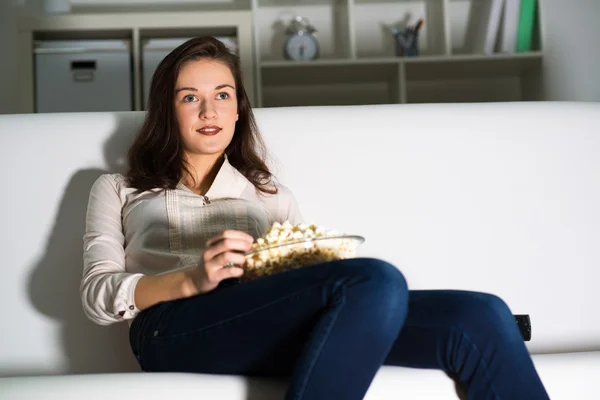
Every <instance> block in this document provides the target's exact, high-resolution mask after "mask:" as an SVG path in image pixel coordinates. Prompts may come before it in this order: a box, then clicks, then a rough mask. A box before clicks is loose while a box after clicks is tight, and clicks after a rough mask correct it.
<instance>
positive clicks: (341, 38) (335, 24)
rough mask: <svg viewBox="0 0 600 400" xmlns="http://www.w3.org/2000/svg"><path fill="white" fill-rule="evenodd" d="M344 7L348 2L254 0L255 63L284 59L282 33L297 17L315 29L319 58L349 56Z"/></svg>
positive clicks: (346, 8)
mask: <svg viewBox="0 0 600 400" xmlns="http://www.w3.org/2000/svg"><path fill="white" fill-rule="evenodd" d="M348 4H349V3H348V0H309V1H303V2H301V3H299V2H292V1H282V0H257V9H256V10H255V15H254V20H255V34H256V35H257V42H258V43H260V45H259V49H258V54H259V60H269V61H284V60H285V55H284V50H283V48H284V44H285V41H286V39H287V37H288V36H287V35H286V33H285V30H286V29H287V27H288V26H289V23H290V21H291V20H292V19H293V18H294V17H295V16H297V15H299V16H302V17H305V18H307V19H308V21H309V22H310V24H311V25H312V26H314V27H315V29H316V30H317V32H316V37H317V40H318V43H319V54H320V56H319V58H321V59H336V58H342V57H348V56H350V47H351V46H350V42H349V35H350V33H349V26H348V21H349V14H348V13H349V6H348Z"/></svg>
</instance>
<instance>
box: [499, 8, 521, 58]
mask: <svg viewBox="0 0 600 400" xmlns="http://www.w3.org/2000/svg"><path fill="white" fill-rule="evenodd" d="M520 11H521V0H504V14H503V15H502V34H501V39H500V51H501V52H503V53H514V52H515V51H517V32H518V29H519V13H520Z"/></svg>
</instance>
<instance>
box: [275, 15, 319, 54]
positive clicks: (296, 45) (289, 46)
mask: <svg viewBox="0 0 600 400" xmlns="http://www.w3.org/2000/svg"><path fill="white" fill-rule="evenodd" d="M315 32H317V30H316V29H315V28H314V27H313V26H312V25H310V23H309V22H308V19H306V18H304V17H300V16H298V17H296V18H294V19H293V20H292V22H291V24H290V26H289V27H288V28H287V29H286V33H287V34H288V35H290V36H289V37H288V38H287V39H286V41H285V43H284V45H283V52H284V55H285V58H286V59H288V60H293V61H310V60H314V59H316V58H317V57H318V56H319V42H318V41H317V38H316V36H315Z"/></svg>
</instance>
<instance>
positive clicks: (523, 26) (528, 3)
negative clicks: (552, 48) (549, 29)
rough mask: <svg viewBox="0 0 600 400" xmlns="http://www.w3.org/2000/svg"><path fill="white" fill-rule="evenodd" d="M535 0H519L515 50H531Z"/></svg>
mask: <svg viewBox="0 0 600 400" xmlns="http://www.w3.org/2000/svg"><path fill="white" fill-rule="evenodd" d="M536 8H537V0H521V10H520V12H519V30H518V35H517V52H525V51H531V48H532V41H533V28H534V25H535V17H536V11H537V10H536Z"/></svg>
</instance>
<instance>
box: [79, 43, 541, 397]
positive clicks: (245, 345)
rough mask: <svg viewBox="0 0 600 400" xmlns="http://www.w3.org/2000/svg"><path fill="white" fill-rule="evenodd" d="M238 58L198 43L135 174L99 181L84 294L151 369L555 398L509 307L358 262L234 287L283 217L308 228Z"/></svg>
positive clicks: (314, 391)
mask: <svg viewBox="0 0 600 400" xmlns="http://www.w3.org/2000/svg"><path fill="white" fill-rule="evenodd" d="M264 155H265V152H264V146H263V143H262V140H261V137H260V135H259V132H258V130H257V127H256V124H255V121H254V117H253V114H252V110H251V108H250V102H249V100H248V97H247V95H246V92H245V91H244V86H243V82H242V74H241V70H240V64H239V60H238V58H237V57H236V56H235V55H233V54H231V53H230V52H229V51H228V50H227V48H226V47H225V46H224V45H223V44H222V43H220V42H219V41H217V40H216V39H214V38H211V37H201V38H195V39H192V40H190V41H188V42H186V43H184V44H183V45H181V46H180V47H178V48H177V49H175V50H174V51H173V52H172V53H171V54H169V55H168V56H167V57H166V58H165V59H164V60H163V61H162V63H161V64H160V65H159V67H158V69H157V70H156V72H155V74H154V76H153V79H152V84H151V88H150V96H149V102H148V113H147V117H146V121H145V123H144V125H143V126H142V128H141V130H140V132H139V134H138V136H137V138H136V139H135V141H134V143H133V145H132V147H131V149H130V151H129V171H128V172H127V174H125V175H124V176H122V175H120V174H107V175H103V176H101V177H100V178H99V179H98V180H97V181H96V183H95V184H94V186H93V188H92V190H91V193H90V199H89V204H88V213H87V218H86V233H85V236H84V245H85V247H84V249H85V252H84V274H83V278H82V282H81V298H82V301H83V305H84V309H85V312H86V314H87V315H88V317H89V318H91V319H92V320H93V321H95V322H96V323H99V324H103V325H107V324H111V323H115V322H119V321H128V322H129V323H130V325H131V326H130V341H131V347H132V349H133V352H134V354H135V355H136V357H137V359H138V360H139V363H140V365H141V367H142V369H143V370H145V371H170V372H175V371H182V372H198V373H212V374H239V375H249V376H251V375H254V376H287V377H290V381H289V382H290V384H289V388H288V391H287V395H286V398H287V399H307V400H320V399H344V400H353V399H362V398H363V396H364V395H365V393H366V391H367V389H368V387H369V385H370V383H371V381H372V379H373V377H374V375H375V374H376V372H377V370H378V369H379V368H380V366H381V365H383V364H389V365H398V366H407V367H415V368H433V369H440V370H444V371H446V372H448V373H449V374H452V375H455V376H457V377H458V379H460V381H461V382H463V383H464V385H465V386H466V387H467V388H468V395H469V398H471V399H502V400H519V399H527V400H534V399H548V395H547V394H546V391H545V390H544V387H543V385H542V382H541V381H540V378H539V377H538V375H537V373H536V370H535V368H534V365H533V363H532V360H531V358H530V355H529V353H528V351H527V348H526V347H525V344H524V342H523V339H522V337H521V335H520V333H519V330H518V328H517V326H516V324H515V321H514V318H513V315H512V313H511V311H510V310H509V309H508V307H507V306H506V304H505V303H504V302H503V301H502V300H501V299H499V298H498V297H496V296H493V295H489V294H484V293H475V292H464V291H409V290H408V289H407V286H406V282H405V280H404V277H403V276H402V274H401V272H400V271H399V270H398V269H397V268H395V267H394V266H392V265H390V264H388V263H385V262H383V261H380V260H376V259H361V258H359V259H351V260H344V261H335V262H329V263H325V264H321V265H317V266H314V267H306V268H301V269H297V270H294V271H289V272H284V273H280V274H277V275H273V276H269V277H265V278H260V279H257V280H253V281H250V282H244V283H242V284H228V285H224V284H223V282H231V278H239V277H240V276H241V275H242V274H243V270H242V269H241V268H239V265H242V264H243V263H244V256H243V253H244V252H246V251H248V250H249V249H250V248H251V244H252V242H253V239H254V238H256V237H259V236H262V235H263V234H264V232H265V230H266V229H267V227H268V226H270V225H271V223H273V222H274V221H279V222H283V221H285V220H289V221H290V222H292V223H294V224H295V223H299V222H301V221H302V217H301V214H300V212H299V210H298V206H297V205H296V202H295V200H294V197H293V195H292V193H291V192H290V191H289V190H288V189H287V188H286V187H284V186H282V185H280V184H278V183H276V182H275V180H274V178H273V176H272V175H271V173H270V171H269V169H268V168H267V166H266V164H265V163H264V161H263V160H264Z"/></svg>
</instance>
